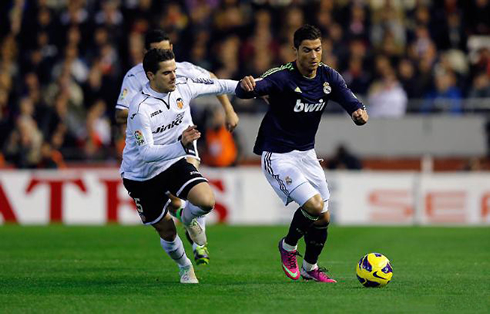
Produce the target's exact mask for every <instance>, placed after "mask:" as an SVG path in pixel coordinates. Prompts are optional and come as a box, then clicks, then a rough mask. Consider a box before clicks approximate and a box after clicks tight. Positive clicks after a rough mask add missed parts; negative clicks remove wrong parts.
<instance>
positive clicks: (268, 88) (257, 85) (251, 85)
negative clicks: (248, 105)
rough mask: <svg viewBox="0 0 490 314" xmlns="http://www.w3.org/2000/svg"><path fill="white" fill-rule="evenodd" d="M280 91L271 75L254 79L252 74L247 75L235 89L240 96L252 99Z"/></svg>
mask: <svg viewBox="0 0 490 314" xmlns="http://www.w3.org/2000/svg"><path fill="white" fill-rule="evenodd" d="M277 91H279V88H278V87H277V84H276V83H275V82H274V80H272V79H271V78H270V77H266V78H258V79H254V78H253V77H252V76H245V77H244V78H243V79H241V80H240V83H239V84H238V85H237V87H236V89H235V94H236V96H237V97H238V98H243V99H250V98H255V97H261V96H266V95H270V94H271V93H274V92H277Z"/></svg>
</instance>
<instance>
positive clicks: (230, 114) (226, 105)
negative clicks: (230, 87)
mask: <svg viewBox="0 0 490 314" xmlns="http://www.w3.org/2000/svg"><path fill="white" fill-rule="evenodd" d="M209 74H210V75H211V78H213V79H217V77H216V75H214V73H213V72H209ZM216 98H218V100H219V102H220V103H221V106H222V107H223V110H224V111H225V123H226V128H227V129H228V131H230V132H233V130H234V129H235V128H236V127H237V125H238V121H239V120H240V119H239V118H238V115H237V114H236V112H235V109H233V106H232V105H231V102H230V99H229V98H228V96H226V95H224V94H223V95H216Z"/></svg>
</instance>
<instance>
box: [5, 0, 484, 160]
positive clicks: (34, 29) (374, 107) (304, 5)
mask: <svg viewBox="0 0 490 314" xmlns="http://www.w3.org/2000/svg"><path fill="white" fill-rule="evenodd" d="M489 17H490V1H489V0H469V1H462V0H461V1H458V0H432V1H431V0H355V1H347V0H316V1H308V0H182V1H160V0H105V1H96V0H12V1H2V2H1V4H0V132H1V134H2V136H0V147H1V153H0V167H1V166H2V164H3V165H10V166H14V167H19V168H50V167H51V168H54V167H63V166H64V161H73V160H84V161H98V162H100V161H112V162H114V161H115V160H118V158H119V156H120V152H121V150H122V147H123V145H124V133H123V132H122V131H121V128H120V127H119V126H117V125H116V123H115V122H114V107H115V104H116V100H117V97H118V96H119V91H120V86H121V82H122V78H123V75H124V74H125V73H126V71H127V70H128V69H129V68H131V67H132V66H133V65H135V64H137V63H139V62H141V60H142V59H143V55H144V34H145V32H146V31H147V30H149V29H151V28H161V29H163V30H165V31H166V32H168V34H169V35H170V37H171V40H172V42H173V44H174V52H175V54H176V56H177V59H178V60H179V61H189V62H192V63H194V64H196V65H199V66H202V67H204V68H206V69H208V70H210V71H213V72H214V73H215V74H216V75H217V76H218V77H220V78H232V79H239V78H241V77H243V76H244V75H253V76H255V77H258V76H260V75H261V74H262V73H263V72H265V71H266V70H268V69H269V68H271V67H274V66H278V65H280V64H283V63H286V62H289V61H292V60H293V59H294V54H293V50H292V48H291V44H290V43H291V42H292V40H291V36H292V33H293V32H294V30H295V29H297V28H298V27H300V26H301V25H303V24H304V23H311V24H314V25H317V26H318V27H319V28H320V29H321V30H322V33H323V34H324V38H323V40H322V44H323V55H324V62H325V63H326V64H328V65H330V66H332V67H333V68H334V69H337V70H338V71H339V72H340V73H341V74H342V75H343V77H344V78H345V79H346V81H347V84H348V85H349V87H350V88H351V89H352V90H353V92H355V93H356V94H357V95H359V96H361V97H362V98H363V99H364V102H365V103H366V105H367V108H368V110H369V112H370V115H371V117H381V116H385V117H400V116H403V115H405V114H406V113H407V112H411V113H412V112H418V113H420V114H429V113H436V112H445V113H448V114H455V115H458V114H464V113H465V112H466V111H468V108H465V102H463V101H462V100H463V99H465V98H490V18H489ZM411 99H419V100H420V101H418V102H416V103H417V104H418V105H416V106H408V105H407V104H408V100H411ZM233 104H234V105H235V107H236V111H237V112H238V113H240V112H244V111H246V112H262V111H263V110H264V107H265V106H266V105H265V104H260V105H259V104H257V103H251V102H243V101H242V102H239V101H233ZM336 112H337V110H336V107H335V106H329V107H327V114H335V113H336ZM339 112H340V110H339ZM208 116H209V115H208ZM196 120H197V122H198V124H201V125H202V127H205V124H206V123H205V121H203V120H202V119H199V118H198V119H196ZM199 122H202V123H199Z"/></svg>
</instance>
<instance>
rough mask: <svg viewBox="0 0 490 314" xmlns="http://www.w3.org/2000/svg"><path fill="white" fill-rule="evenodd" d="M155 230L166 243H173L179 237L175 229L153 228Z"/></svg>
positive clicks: (155, 226)
mask: <svg viewBox="0 0 490 314" xmlns="http://www.w3.org/2000/svg"><path fill="white" fill-rule="evenodd" d="M153 227H154V228H155V230H156V231H157V233H158V235H159V236H160V238H162V239H164V240H165V241H173V240H175V237H176V236H177V230H176V229H175V228H170V227H168V226H167V227H163V226H157V225H154V226H153Z"/></svg>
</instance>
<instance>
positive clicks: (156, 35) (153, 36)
mask: <svg viewBox="0 0 490 314" xmlns="http://www.w3.org/2000/svg"><path fill="white" fill-rule="evenodd" d="M165 40H168V41H170V37H169V36H168V35H167V33H165V32H164V31H162V30H161V29H152V30H150V31H148V33H146V36H145V48H146V50H150V49H151V44H153V43H159V42H161V41H165Z"/></svg>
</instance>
